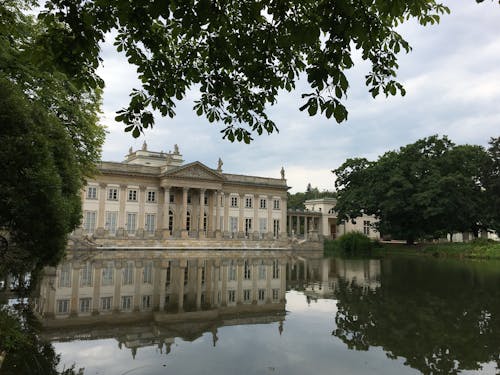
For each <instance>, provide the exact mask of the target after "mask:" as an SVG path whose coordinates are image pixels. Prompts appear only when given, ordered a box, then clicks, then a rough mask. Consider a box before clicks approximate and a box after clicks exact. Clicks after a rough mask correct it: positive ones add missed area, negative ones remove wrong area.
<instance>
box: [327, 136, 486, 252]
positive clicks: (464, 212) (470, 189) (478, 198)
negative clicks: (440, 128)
mask: <svg viewBox="0 0 500 375" xmlns="http://www.w3.org/2000/svg"><path fill="white" fill-rule="evenodd" d="M487 164H488V156H487V154H486V152H485V151H484V149H483V148H482V147H480V146H468V145H464V146H455V145H454V144H453V143H452V142H451V141H450V140H448V138H446V137H443V138H439V137H437V136H432V137H428V138H424V139H421V140H418V141H417V142H415V143H413V144H410V145H407V146H405V147H402V148H401V149H400V150H399V151H390V152H387V153H385V154H384V155H382V156H381V157H380V158H379V159H378V160H377V161H376V162H369V161H367V160H366V159H349V160H347V161H346V162H345V163H344V164H343V165H342V166H340V167H339V168H337V169H336V170H334V171H333V172H334V173H335V174H336V175H337V180H336V182H335V186H336V187H337V189H338V192H337V193H338V201H337V210H338V211H339V216H340V217H341V218H354V217H357V216H360V215H361V214H362V213H366V214H369V215H375V216H376V217H377V218H379V220H380V221H379V223H378V224H377V225H378V229H379V230H380V232H381V233H386V234H392V235H393V236H395V237H397V238H405V239H406V240H407V243H409V244H411V243H413V242H414V240H415V239H417V238H422V237H427V236H431V237H438V236H442V235H444V234H446V233H453V232H457V231H459V232H463V231H474V232H477V230H478V228H479V227H484V226H485V225H486V219H485V217H484V212H485V194H484V189H483V184H484V173H485V167H486V166H487Z"/></svg>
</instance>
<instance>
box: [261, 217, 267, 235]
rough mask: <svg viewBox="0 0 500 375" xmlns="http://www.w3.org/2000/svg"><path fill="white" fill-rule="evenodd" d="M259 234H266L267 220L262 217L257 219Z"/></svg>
mask: <svg viewBox="0 0 500 375" xmlns="http://www.w3.org/2000/svg"><path fill="white" fill-rule="evenodd" d="M259 232H260V233H266V232H267V219H266V218H264V217H261V218H259Z"/></svg>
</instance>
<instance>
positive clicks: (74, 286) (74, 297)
mask: <svg viewBox="0 0 500 375" xmlns="http://www.w3.org/2000/svg"><path fill="white" fill-rule="evenodd" d="M71 268H72V275H71V276H72V280H71V304H70V308H71V310H70V312H71V315H77V314H78V305H79V303H78V302H79V300H78V293H79V289H80V283H79V281H80V268H81V264H72V265H71Z"/></svg>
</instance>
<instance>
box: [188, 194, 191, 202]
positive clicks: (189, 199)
mask: <svg viewBox="0 0 500 375" xmlns="http://www.w3.org/2000/svg"><path fill="white" fill-rule="evenodd" d="M187 203H188V204H191V193H190V192H188V195H187Z"/></svg>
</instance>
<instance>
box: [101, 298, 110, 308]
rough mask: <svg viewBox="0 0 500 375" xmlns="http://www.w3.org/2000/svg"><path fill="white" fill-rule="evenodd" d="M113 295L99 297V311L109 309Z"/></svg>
mask: <svg viewBox="0 0 500 375" xmlns="http://www.w3.org/2000/svg"><path fill="white" fill-rule="evenodd" d="M112 307H113V297H101V311H111V308H112Z"/></svg>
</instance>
